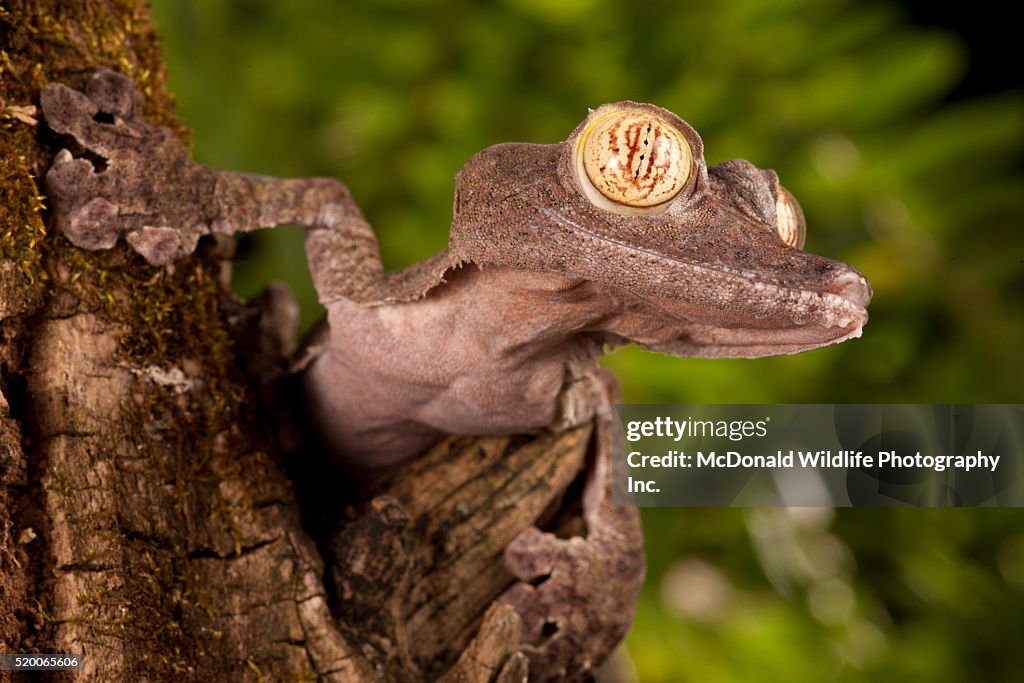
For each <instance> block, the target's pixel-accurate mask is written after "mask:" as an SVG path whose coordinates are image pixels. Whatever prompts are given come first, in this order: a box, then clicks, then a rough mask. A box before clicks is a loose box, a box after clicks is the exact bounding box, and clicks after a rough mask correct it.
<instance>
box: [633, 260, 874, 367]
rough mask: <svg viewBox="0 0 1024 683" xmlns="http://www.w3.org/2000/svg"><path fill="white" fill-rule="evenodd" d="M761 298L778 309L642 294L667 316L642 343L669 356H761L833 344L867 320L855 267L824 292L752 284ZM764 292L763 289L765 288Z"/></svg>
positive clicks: (863, 287) (865, 295)
mask: <svg viewBox="0 0 1024 683" xmlns="http://www.w3.org/2000/svg"><path fill="white" fill-rule="evenodd" d="M752 290H753V291H754V292H757V291H759V290H760V291H763V292H764V293H765V294H766V300H767V301H769V302H771V303H772V304H776V305H777V306H778V307H779V313H784V314H785V315H773V316H771V317H768V318H756V317H752V316H745V315H742V314H733V315H729V314H722V313H719V315H718V319H719V322H717V323H708V322H696V321H697V320H705V321H706V320H714V319H715V315H714V313H710V314H709V312H708V311H707V310H699V311H698V310H694V308H695V307H694V306H693V305H692V304H688V303H684V302H681V301H678V300H673V299H667V298H663V297H654V298H649V297H643V299H644V301H645V302H646V303H647V304H648V305H653V306H655V307H657V308H658V309H659V311H660V312H661V313H662V314H664V315H667V316H668V317H670V318H672V319H673V320H674V321H675V324H669V325H667V326H665V327H664V328H663V329H662V330H661V331H660V332H661V334H659V335H658V336H659V337H661V338H659V339H656V340H651V341H645V342H642V343H643V345H644V346H645V347H646V348H649V349H651V350H652V351H659V352H661V353H668V354H671V355H673V356H685V357H694V356H697V357H706V358H760V357H762V356H776V355H785V354H792V353H800V352H801V351H809V350H812V349H817V348H821V347H824V346H830V345H832V344H838V343H839V342H842V341H846V340H847V339H855V338H857V337H859V336H860V335H861V331H862V330H863V327H864V325H865V324H866V323H867V320H868V311H867V304H868V303H869V302H870V300H871V286H870V285H869V284H868V283H867V281H866V280H865V279H864V278H863V277H861V276H860V275H858V274H856V273H855V272H854V271H852V270H849V271H844V272H842V273H841V274H840V275H839V276H838V277H836V278H835V280H834V281H833V283H831V284H830V285H829V286H828V288H827V289H826V290H825V291H809V290H793V289H785V288H781V287H777V286H773V285H763V284H756V285H754V286H753V288H752ZM765 290H767V291H765Z"/></svg>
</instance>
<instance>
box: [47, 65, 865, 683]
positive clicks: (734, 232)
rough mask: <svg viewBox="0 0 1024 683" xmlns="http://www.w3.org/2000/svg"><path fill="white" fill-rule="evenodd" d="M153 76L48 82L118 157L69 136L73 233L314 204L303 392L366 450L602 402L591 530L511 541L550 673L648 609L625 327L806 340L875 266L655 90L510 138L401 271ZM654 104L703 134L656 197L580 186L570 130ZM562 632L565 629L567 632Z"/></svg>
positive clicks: (309, 182)
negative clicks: (620, 503)
mask: <svg viewBox="0 0 1024 683" xmlns="http://www.w3.org/2000/svg"><path fill="white" fill-rule="evenodd" d="M141 104H142V99H141V95H140V94H139V93H138V91H137V90H136V89H135V87H134V86H133V84H132V83H131V82H130V81H129V80H128V79H126V78H124V77H123V76H120V75H119V74H116V73H113V72H111V71H105V70H104V71H100V72H98V73H97V74H96V75H95V76H94V78H93V80H92V82H91V83H90V84H89V86H88V88H87V91H86V93H84V94H83V93H79V92H76V91H73V90H71V89H69V88H67V87H64V86H62V85H57V84H55V85H51V86H49V87H47V88H46V89H45V90H44V92H43V95H42V109H43V112H44V114H45V116H46V121H47V123H48V124H49V126H50V127H51V128H53V129H54V130H56V131H57V132H59V133H67V134H71V135H73V136H74V137H75V138H76V139H77V140H78V142H79V143H81V144H82V145H83V146H84V147H86V148H87V149H89V150H90V151H92V152H94V153H96V154H98V155H100V156H102V157H103V158H105V159H106V163H107V168H106V170H104V171H103V172H96V171H95V170H94V168H93V165H92V164H91V163H90V162H89V161H87V160H85V159H72V158H70V155H69V154H62V155H61V156H59V157H58V159H56V160H55V164H54V166H53V167H52V168H51V169H50V171H49V173H48V174H47V178H46V182H47V188H48V194H49V196H50V199H51V206H52V207H53V208H54V210H55V212H56V215H57V220H58V224H59V225H60V226H61V228H62V229H63V231H64V234H65V236H66V237H67V238H68V239H70V240H71V241H72V242H74V243H75V244H77V245H79V246H82V247H84V248H89V249H102V248H109V247H111V246H113V245H114V244H115V243H116V242H117V240H118V238H119V237H120V236H121V235H124V237H125V239H126V240H127V241H128V242H129V244H131V245H132V247H133V248H134V249H135V250H136V251H138V252H139V253H140V254H142V255H143V256H144V257H145V258H146V259H147V260H148V261H149V262H150V263H152V264H154V265H161V264H168V263H170V262H172V261H173V260H174V259H176V258H180V257H181V256H184V255H186V254H188V253H190V252H191V251H192V250H193V249H194V247H195V244H196V242H197V240H198V238H199V237H200V236H201V235H204V234H209V233H213V232H220V233H228V234H230V233H234V232H240V231H249V230H256V229H259V228H261V227H271V226H274V225H279V224H283V223H294V224H300V225H304V226H306V227H307V229H308V230H307V237H306V250H307V256H308V260H309V265H310V270H311V272H312V274H313V280H314V284H315V286H316V288H317V292H318V293H319V296H320V300H321V302H322V303H323V304H324V305H325V306H326V307H327V312H328V316H327V317H328V323H329V333H328V334H327V335H326V338H325V339H323V340H322V344H321V348H320V352H319V354H318V355H317V356H316V358H315V359H314V360H313V361H312V362H311V363H310V364H309V366H308V367H307V369H306V370H305V373H304V387H305V392H306V396H307V399H308V401H307V406H306V409H307V411H308V412H309V414H310V416H311V418H312V422H313V424H315V425H316V426H317V429H318V431H319V432H320V436H321V437H322V439H323V440H324V441H325V443H327V444H330V445H331V447H332V448H333V449H334V450H335V451H336V455H337V456H338V458H339V459H340V460H342V461H344V462H347V463H349V464H350V465H352V466H353V467H358V468H363V469H373V468H381V467H385V466H389V465H392V464H395V463H398V462H401V461H403V460H405V459H408V458H410V457H413V456H415V455H417V454H418V453H420V452H422V451H423V450H424V449H425V448H427V447H429V446H430V445H431V444H432V443H434V442H435V441H437V440H438V439H439V438H440V437H441V436H442V435H443V434H446V433H468V434H495V433H516V432H528V431H536V430H543V429H560V428H564V427H569V426H573V425H578V424H581V423H583V422H585V421H588V420H591V419H594V418H595V417H596V418H597V419H598V438H597V440H596V444H595V446H596V447H595V453H594V457H593V458H592V463H591V465H590V469H589V471H588V485H587V488H586V492H585V496H584V517H585V522H586V531H587V533H586V537H585V538H582V537H577V538H572V539H567V540H566V539H557V538H555V537H554V536H551V535H549V534H544V533H542V532H540V531H539V530H536V529H532V530H528V531H527V532H526V533H524V534H523V535H522V536H520V537H519V538H518V539H517V540H516V541H515V542H513V543H512V544H511V545H510V546H509V548H508V551H507V553H506V560H507V564H508V566H509V568H510V569H511V570H512V572H513V573H514V574H515V575H516V576H517V577H518V578H519V579H521V580H522V581H523V582H522V583H519V584H516V585H515V586H513V587H512V588H511V589H510V590H509V591H508V592H507V594H506V596H505V598H504V599H505V600H506V601H507V602H509V603H511V604H513V605H514V606H515V607H516V609H517V611H518V612H519V614H520V615H521V616H522V617H523V621H524V636H523V637H524V642H525V643H530V642H539V641H540V640H541V639H542V636H544V635H550V637H548V638H547V639H546V640H544V641H543V643H542V644H540V645H524V651H526V652H527V654H528V655H529V656H530V671H531V678H534V679H536V680H562V679H566V678H569V679H579V678H582V677H585V676H586V674H587V672H588V671H590V670H592V669H593V667H595V666H596V665H598V664H599V663H600V661H601V660H603V658H604V657H605V656H606V655H607V654H608V653H609V652H610V651H611V649H612V648H613V647H614V646H615V644H616V643H617V642H618V641H619V640H620V639H621V638H622V636H623V635H624V634H625V633H626V631H627V630H628V628H629V625H630V623H631V622H632V616H633V610H634V608H635V604H636V599H637V596H638V595H639V590H640V586H641V584H642V581H643V575H644V561H643V545H642V538H641V529H640V525H639V517H638V515H637V513H636V510H634V509H629V508H615V507H614V506H613V505H612V503H611V492H610V481H611V479H610V469H611V467H610V457H611V448H610V443H611V441H610V430H611V423H610V414H609V413H610V405H611V401H612V397H613V396H614V395H615V385H614V380H612V379H611V378H610V377H608V376H607V375H606V374H605V373H602V372H601V371H600V370H599V369H598V367H597V359H598V358H599V357H600V356H601V355H602V354H603V353H605V352H606V351H607V350H608V349H610V348H614V347H617V346H620V345H622V344H625V343H628V342H637V343H640V344H643V345H644V346H646V347H648V348H651V349H654V350H659V351H665V352H668V353H672V354H675V355H680V356H742V357H755V356H765V355H773V354H782V353H796V352H799V351H804V350H808V349H813V348H818V347H821V346H825V345H827V344H832V343H836V342H840V341H843V340H845V339H848V338H850V337H855V336H858V335H859V334H860V330H861V327H862V326H863V324H864V323H865V322H866V320H867V312H866V308H865V307H866V305H867V303H868V301H869V300H870V296H871V290H870V286H869V285H868V284H867V282H866V281H865V280H864V278H863V277H862V276H861V275H860V274H859V273H857V271H856V270H854V269H853V268H851V267H849V266H847V265H845V264H842V263H839V262H837V261H833V260H830V259H826V258H823V257H819V256H814V255H812V254H807V253H804V252H802V251H800V250H798V249H795V248H792V247H790V246H787V245H786V244H784V243H783V242H782V240H781V239H780V238H779V237H778V235H777V233H776V231H775V227H776V213H775V212H776V208H775V207H776V199H777V197H778V193H779V192H780V191H781V190H780V186H779V184H778V180H777V178H776V176H775V174H774V173H773V172H772V171H762V170H760V169H757V168H755V167H754V166H752V165H751V164H749V163H747V162H745V161H741V160H734V161H728V162H724V163H721V164H717V165H715V166H713V167H711V168H710V169H708V168H707V167H706V165H705V162H704V159H703V145H702V142H701V140H700V137H699V136H698V135H697V133H696V132H695V131H694V130H693V129H692V128H690V126H689V125H687V124H686V123H685V122H684V121H682V120H681V119H679V118H678V117H676V116H675V115H673V114H671V113H669V112H666V111H664V110H662V109H659V108H657V107H654V106H652V105H643V104H635V103H630V102H624V103H619V104H613V105H605V106H604V107H601V108H599V109H597V110H595V111H593V112H591V114H590V116H589V117H588V119H587V121H584V122H583V123H581V124H580V127H578V128H577V129H576V130H575V131H574V132H573V134H572V135H571V136H570V137H569V139H568V140H567V141H566V142H564V143H561V144H555V145H531V144H519V143H511V144H503V145H497V146H494V147H491V148H488V149H486V150H484V151H482V152H480V153H479V154H477V155H476V156H474V157H473V158H472V159H470V160H469V161H468V162H467V163H466V165H465V167H464V168H463V169H462V171H460V173H459V175H458V177H457V187H456V194H455V206H454V218H453V221H452V226H451V233H450V238H449V246H448V249H447V250H446V251H444V252H442V253H440V254H438V255H437V256H435V257H433V258H432V259H429V260H428V261H426V262H424V263H421V264H418V265H416V266H413V267H411V268H408V269H405V270H402V271H397V272H392V273H384V272H383V269H382V266H381V262H380V258H379V255H378V251H377V242H376V238H375V236H374V233H373V231H372V229H371V228H370V226H369V224H368V223H367V222H366V220H365V219H364V218H363V216H362V213H361V212H360V211H359V209H358V207H357V206H356V205H355V203H354V202H353V201H352V199H351V197H350V195H349V193H348V190H347V189H346V188H345V186H344V185H343V184H341V183H340V182H338V181H336V180H332V179H325V178H315V179H306V180H281V179H277V178H268V177H262V176H253V175H248V174H240V173H234V172H230V171H220V170H214V169H210V168H206V167H203V166H200V165H198V164H196V163H194V162H193V161H191V160H190V159H189V158H188V155H187V152H186V150H185V149H184V147H182V145H181V144H180V143H179V142H177V140H176V138H174V136H173V135H172V134H171V133H170V132H169V131H168V130H167V129H163V128H156V127H153V126H150V125H148V124H147V123H146V122H145V121H144V120H143V119H142V116H141ZM616 109H633V110H638V111H641V112H644V111H646V112H651V113H654V114H656V115H658V116H660V117H661V118H662V119H663V120H666V121H668V122H669V123H671V124H672V125H673V126H675V127H676V128H677V129H678V130H679V131H680V132H681V134H682V135H683V137H684V138H685V139H686V140H687V142H688V143H689V145H690V150H691V152H692V154H693V169H692V172H691V173H690V176H689V178H688V180H687V182H686V185H685V186H684V187H683V189H682V191H681V192H680V193H679V195H678V196H677V197H676V198H675V199H674V200H672V202H671V205H670V206H669V207H668V209H667V211H665V212H664V213H661V214H659V215H643V216H637V215H618V214H617V213H612V212H610V211H607V210H604V209H601V208H597V207H596V206H594V205H593V204H592V203H591V202H590V201H589V200H588V199H587V198H586V197H585V196H584V194H583V193H582V192H581V190H580V186H579V184H578V182H579V181H578V180H577V177H576V174H575V170H574V157H573V150H574V143H575V141H576V139H577V138H578V137H579V136H580V135H581V133H582V131H583V130H584V128H585V126H586V124H587V122H588V121H591V120H593V118H594V117H596V116H600V115H602V114H604V113H607V112H608V111H614V110H616ZM552 631H553V635H551V632H552Z"/></svg>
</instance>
